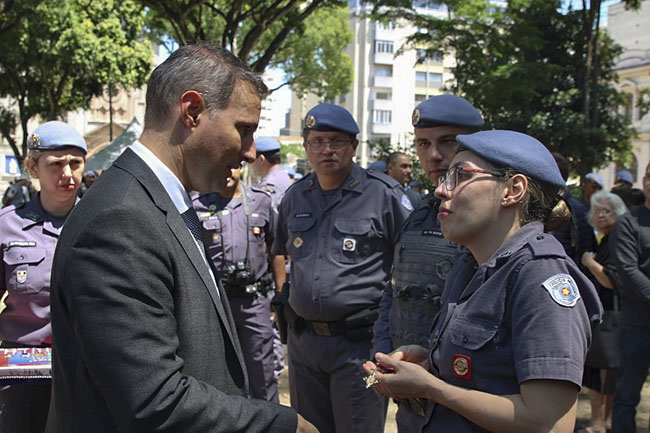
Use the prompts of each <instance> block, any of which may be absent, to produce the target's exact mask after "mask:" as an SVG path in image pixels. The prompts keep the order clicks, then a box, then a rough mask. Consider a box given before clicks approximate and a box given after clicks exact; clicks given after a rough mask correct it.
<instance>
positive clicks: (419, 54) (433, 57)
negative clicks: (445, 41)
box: [416, 48, 444, 65]
mask: <svg viewBox="0 0 650 433" xmlns="http://www.w3.org/2000/svg"><path fill="white" fill-rule="evenodd" d="M443 57H444V56H443V54H442V51H428V50H425V49H423V48H418V49H417V50H416V58H417V63H418V64H423V63H426V64H436V65H439V64H442V60H443Z"/></svg>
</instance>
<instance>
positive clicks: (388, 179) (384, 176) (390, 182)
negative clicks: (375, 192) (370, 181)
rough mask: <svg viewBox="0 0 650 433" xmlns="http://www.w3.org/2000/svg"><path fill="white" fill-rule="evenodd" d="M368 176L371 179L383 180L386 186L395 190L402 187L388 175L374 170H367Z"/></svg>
mask: <svg viewBox="0 0 650 433" xmlns="http://www.w3.org/2000/svg"><path fill="white" fill-rule="evenodd" d="M366 174H367V175H368V176H369V177H371V178H374V179H379V180H381V181H382V182H384V183H385V184H386V185H388V186H389V187H391V188H395V187H398V186H400V184H399V182H397V181H396V180H395V179H393V178H392V177H390V176H389V175H387V174H384V173H382V172H381V171H379V170H373V169H370V170H366Z"/></svg>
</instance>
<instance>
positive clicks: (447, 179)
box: [438, 166, 505, 191]
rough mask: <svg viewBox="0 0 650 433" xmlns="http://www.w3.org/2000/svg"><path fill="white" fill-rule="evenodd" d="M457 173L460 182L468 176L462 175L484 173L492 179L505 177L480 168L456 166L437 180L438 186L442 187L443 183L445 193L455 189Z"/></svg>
mask: <svg viewBox="0 0 650 433" xmlns="http://www.w3.org/2000/svg"><path fill="white" fill-rule="evenodd" d="M459 173H461V174H460V177H461V180H463V178H464V177H468V176H469V175H464V173H485V174H489V175H491V176H494V177H499V178H504V177H505V175H504V174H503V173H499V172H497V171H490V170H483V169H482V168H472V167H461V166H456V167H453V168H450V169H449V170H447V174H445V175H444V176H440V177H439V178H438V185H442V184H443V183H444V184H445V188H446V189H447V191H453V190H454V188H456V186H457V185H458V178H459Z"/></svg>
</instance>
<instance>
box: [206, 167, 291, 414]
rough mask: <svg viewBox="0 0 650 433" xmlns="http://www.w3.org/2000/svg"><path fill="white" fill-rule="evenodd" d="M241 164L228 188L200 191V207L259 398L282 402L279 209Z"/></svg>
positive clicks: (253, 389)
mask: <svg viewBox="0 0 650 433" xmlns="http://www.w3.org/2000/svg"><path fill="white" fill-rule="evenodd" d="M240 175H241V169H237V170H233V171H232V177H231V178H230V179H229V180H228V184H227V185H226V188H225V189H223V190H222V191H220V192H219V193H217V192H210V193H206V194H201V195H198V194H196V195H195V196H194V198H193V205H194V209H195V210H196V212H197V214H198V216H199V219H200V220H201V221H202V225H203V244H204V245H205V247H206V250H207V252H208V255H209V257H210V259H211V260H212V262H213V263H214V266H215V268H216V269H217V270H218V272H219V277H220V278H221V282H222V283H223V286H224V288H225V289H226V292H227V293H228V300H229V301H230V307H231V309H232V315H233V318H234V320H235V326H236V327H237V333H238V335H239V340H240V342H241V345H242V350H243V352H244V362H245V363H246V369H247V370H248V377H249V381H250V391H251V396H252V397H253V398H259V399H262V400H268V401H273V402H276V403H279V397H278V383H277V380H276V378H275V377H274V374H273V327H272V325H271V320H270V315H271V299H270V297H269V296H268V294H269V292H272V291H273V290H274V289H275V282H274V278H273V276H274V275H275V276H276V278H278V280H277V281H278V283H279V285H280V287H281V285H282V283H284V280H285V270H284V258H283V257H282V256H277V257H273V256H272V257H271V263H272V265H273V269H272V271H273V275H272V274H271V270H269V260H268V254H267V250H269V249H270V247H271V245H272V244H273V236H274V231H275V222H276V217H275V215H276V212H275V211H274V210H273V207H272V206H271V197H270V196H269V194H267V193H265V192H264V191H262V190H261V189H258V188H256V187H248V186H246V185H244V184H243V183H242V182H241V181H240Z"/></svg>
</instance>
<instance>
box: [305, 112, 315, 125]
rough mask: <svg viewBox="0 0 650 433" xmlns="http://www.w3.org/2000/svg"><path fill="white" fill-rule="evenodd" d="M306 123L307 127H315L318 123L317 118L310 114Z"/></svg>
mask: <svg viewBox="0 0 650 433" xmlns="http://www.w3.org/2000/svg"><path fill="white" fill-rule="evenodd" d="M305 125H307V128H313V127H314V125H316V118H315V117H314V116H312V115H311V114H310V115H309V116H307V118H306V119H305Z"/></svg>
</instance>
